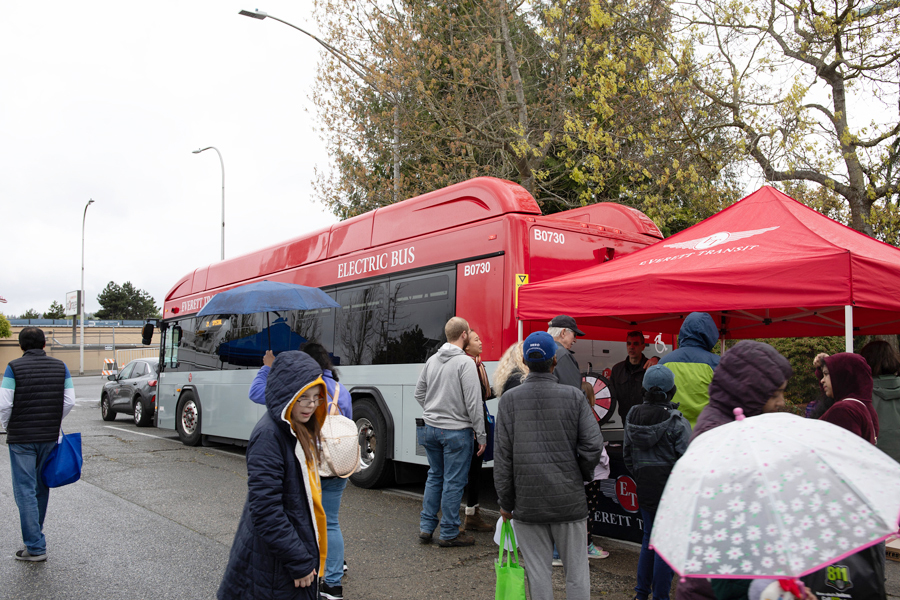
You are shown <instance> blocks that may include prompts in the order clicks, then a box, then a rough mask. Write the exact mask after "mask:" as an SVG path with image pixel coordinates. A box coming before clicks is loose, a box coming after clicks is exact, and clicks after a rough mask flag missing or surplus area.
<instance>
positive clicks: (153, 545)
mask: <svg viewBox="0 0 900 600" xmlns="http://www.w3.org/2000/svg"><path fill="white" fill-rule="evenodd" d="M0 450H2V451H0V540H2V544H0V600H31V599H35V600H38V599H40V600H51V599H63V598H82V599H84V600H92V599H98V598H102V599H109V600H119V599H122V600H139V599H143V598H146V599H147V600H151V599H152V600H156V599H172V600H176V599H179V600H180V599H184V598H197V599H202V598H214V597H215V590H216V589H217V588H218V584H219V581H221V577H222V571H223V570H224V568H225V562H226V560H227V558H228V550H229V548H228V547H227V546H224V545H222V544H220V543H218V542H216V541H214V540H212V539H210V538H208V537H205V536H203V535H200V534H199V533H196V532H194V531H191V530H190V529H188V528H186V527H183V526H181V525H179V524H177V523H175V522H173V521H170V520H169V519H166V518H164V517H161V516H159V515H157V514H155V513H152V512H150V511H148V510H146V509H143V508H141V507H139V506H137V505H135V504H133V503H131V502H128V501H126V500H123V499H122V498H119V497H118V496H115V495H113V494H110V493H109V492H106V491H104V490H102V489H101V488H99V487H97V486H95V485H92V484H90V483H86V482H84V481H78V482H76V483H74V484H72V485H68V486H65V487H62V488H57V489H54V490H51V491H50V503H49V507H48V510H47V518H46V521H45V523H44V533H45V535H46V536H47V551H48V558H47V561H46V562H40V563H23V562H20V561H17V560H14V559H13V555H14V554H15V551H16V550H18V549H20V548H23V547H24V546H23V545H22V543H21V540H22V534H21V531H20V529H19V513H18V510H17V509H16V503H15V500H14V498H13V496H12V488H11V484H10V472H9V453H8V451H7V448H6V447H5V446H2V445H0Z"/></svg>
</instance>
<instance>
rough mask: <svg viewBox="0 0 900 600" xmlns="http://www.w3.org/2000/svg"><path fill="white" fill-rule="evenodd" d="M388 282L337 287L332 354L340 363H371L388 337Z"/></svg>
mask: <svg viewBox="0 0 900 600" xmlns="http://www.w3.org/2000/svg"><path fill="white" fill-rule="evenodd" d="M387 300H388V298H387V284H386V283H385V282H383V281H382V282H374V283H369V284H368V285H364V286H360V287H354V288H350V289H343V290H339V291H338V293H337V301H338V304H340V305H341V307H340V308H339V309H337V316H336V318H335V327H334V329H335V331H334V351H333V352H334V356H335V358H338V360H340V364H342V365H371V364H372V358H373V356H374V355H375V353H376V352H378V351H380V350H381V349H383V348H384V347H385V346H386V344H387V339H388V302H387Z"/></svg>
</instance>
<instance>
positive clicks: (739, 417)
mask: <svg viewBox="0 0 900 600" xmlns="http://www.w3.org/2000/svg"><path fill="white" fill-rule="evenodd" d="M746 418H747V417H745V416H744V409H743V408H741V407H740V406H739V407H737V408H736V409H734V420H735V421H743V420H744V419H746Z"/></svg>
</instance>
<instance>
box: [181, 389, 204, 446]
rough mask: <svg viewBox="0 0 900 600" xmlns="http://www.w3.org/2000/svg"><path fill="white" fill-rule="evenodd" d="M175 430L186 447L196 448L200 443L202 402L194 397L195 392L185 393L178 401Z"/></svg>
mask: <svg viewBox="0 0 900 600" xmlns="http://www.w3.org/2000/svg"><path fill="white" fill-rule="evenodd" d="M175 429H176V430H177V431H178V437H179V438H180V439H181V443H182V444H184V445H185V446H196V445H197V444H199V443H200V401H199V400H197V399H196V398H195V397H194V393H193V392H185V393H184V394H182V395H181V399H180V400H179V401H178V410H177V411H176V413H175Z"/></svg>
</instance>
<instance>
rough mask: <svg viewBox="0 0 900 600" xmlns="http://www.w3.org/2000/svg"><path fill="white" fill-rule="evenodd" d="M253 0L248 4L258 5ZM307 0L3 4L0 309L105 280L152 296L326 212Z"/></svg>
mask: <svg viewBox="0 0 900 600" xmlns="http://www.w3.org/2000/svg"><path fill="white" fill-rule="evenodd" d="M259 1H260V0H253V2H259ZM309 4H310V3H309V2H306V1H301V2H297V1H294V2H289V1H286V0H266V3H265V4H258V5H257V4H251V3H250V2H249V0H248V1H247V2H234V1H231V0H216V1H211V0H209V1H207V0H204V1H189V2H173V1H170V0H169V1H161V2H140V3H137V2H121V1H118V2H112V1H108V2H70V1H62V0H54V1H51V2H21V3H6V5H5V6H4V10H3V18H2V19H0V56H2V57H3V60H2V61H0V214H2V218H0V223H2V224H3V225H2V228H0V239H2V267H0V296H2V297H4V298H6V300H7V301H8V303H7V304H0V312H3V313H5V314H17V315H18V314H22V313H23V312H25V311H26V310H27V309H29V308H34V309H35V310H37V311H39V312H44V311H46V310H47V309H48V308H49V306H50V303H51V302H53V301H54V300H56V301H58V302H60V303H61V304H64V303H65V295H66V292H69V291H74V290H77V289H78V288H79V287H80V277H81V225H82V215H83V214H84V207H85V204H86V203H87V202H88V200H90V199H93V200H94V201H95V203H94V204H93V205H92V206H91V207H90V208H89V209H88V211H87V219H86V225H85V246H84V263H85V271H84V287H85V298H86V306H85V310H86V311H88V312H93V311H96V310H99V309H100V305H99V303H98V302H97V295H98V294H99V293H100V291H101V290H102V289H103V288H104V287H105V286H106V284H107V283H108V282H110V281H115V282H116V283H118V284H122V283H124V282H125V281H131V283H132V284H134V285H135V286H137V287H139V288H141V289H144V290H146V291H147V292H149V293H150V294H151V295H152V296H153V297H154V298H155V299H156V302H157V305H161V304H162V300H163V297H164V296H165V294H166V293H167V292H168V290H169V289H170V288H171V287H172V285H173V284H174V283H175V282H176V281H177V280H178V279H179V278H181V277H182V276H183V275H185V274H186V273H188V272H189V271H192V270H193V269H195V268H197V267H200V266H203V265H206V264H209V263H212V262H216V261H218V260H219V248H220V231H221V228H220V222H221V221H220V216H221V185H222V173H221V168H220V166H219V159H218V157H217V156H216V153H215V152H214V151H213V150H207V151H206V152H204V153H202V154H197V155H195V154H192V153H191V151H192V150H196V149H197V148H201V147H206V146H215V147H217V148H218V149H219V151H220V152H221V153H222V156H223V158H224V161H225V256H226V258H229V257H234V256H237V255H239V254H243V253H245V252H248V251H251V250H255V249H258V248H261V247H264V246H267V245H269V244H272V243H274V242H278V241H283V240H286V239H289V238H292V237H295V236H297V235H301V234H303V233H305V232H308V231H312V230H314V229H317V228H319V227H322V226H325V225H328V224H330V223H332V222H334V221H336V220H337V219H336V218H335V217H334V216H333V215H331V214H329V213H327V212H326V211H325V210H324V209H323V207H322V206H321V205H320V204H318V203H317V202H315V201H314V200H313V191H312V186H311V181H312V179H313V178H314V173H313V169H314V167H315V166H316V165H318V166H319V167H320V168H325V167H326V166H327V162H326V155H325V147H324V144H323V143H322V141H321V140H320V139H319V135H318V133H317V132H316V130H315V111H314V109H313V106H312V103H311V101H310V100H309V97H310V90H311V88H312V86H313V84H314V75H315V65H316V62H317V60H318V47H317V46H316V44H315V42H314V41H313V40H311V39H309V38H307V37H305V36H303V35H302V34H301V33H300V32H298V31H296V30H294V29H291V28H290V27H287V26H285V25H284V24H282V23H278V22H277V21H272V20H265V21H258V20H255V19H250V18H247V17H243V16H240V15H238V11H239V10H241V9H249V10H254V9H257V8H258V9H259V10H262V11H266V12H268V13H271V14H273V15H275V16H277V17H279V18H281V19H284V20H286V21H289V22H291V23H294V24H296V25H298V26H301V27H303V26H308V27H310V28H312V29H313V30H314V29H315V26H314V25H313V24H312V21H311V17H310V14H309Z"/></svg>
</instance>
